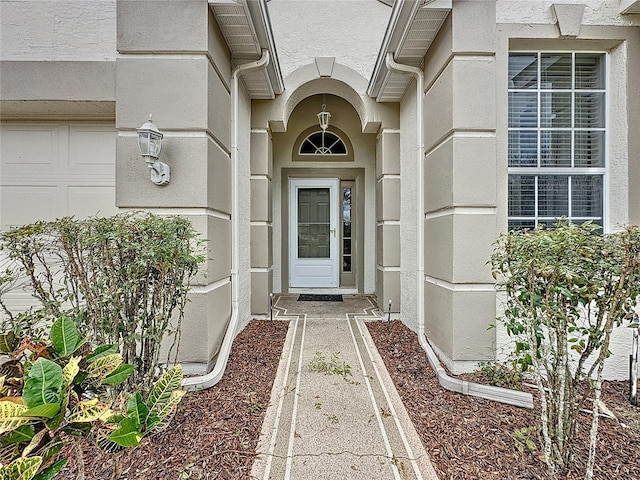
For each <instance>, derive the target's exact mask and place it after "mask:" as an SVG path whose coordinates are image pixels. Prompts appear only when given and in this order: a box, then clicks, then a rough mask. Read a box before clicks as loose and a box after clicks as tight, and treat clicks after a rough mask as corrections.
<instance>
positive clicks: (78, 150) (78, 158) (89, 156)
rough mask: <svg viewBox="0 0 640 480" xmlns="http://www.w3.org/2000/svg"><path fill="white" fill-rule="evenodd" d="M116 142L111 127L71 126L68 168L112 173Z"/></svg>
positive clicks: (78, 170) (79, 170)
mask: <svg viewBox="0 0 640 480" xmlns="http://www.w3.org/2000/svg"><path fill="white" fill-rule="evenodd" d="M115 158H116V142H115V136H114V133H113V128H106V127H79V126H71V128H70V131H69V168H70V169H71V170H73V171H77V172H78V173H80V172H85V171H96V170H98V171H100V172H102V173H105V174H108V173H113V172H114V168H115Z"/></svg>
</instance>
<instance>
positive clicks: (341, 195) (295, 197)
mask: <svg viewBox="0 0 640 480" xmlns="http://www.w3.org/2000/svg"><path fill="white" fill-rule="evenodd" d="M290 77H291V78H289V77H288V78H287V89H288V88H289V86H292V89H291V90H287V91H285V93H283V95H282V96H280V97H278V98H277V99H276V100H274V101H257V102H256V101H254V102H253V105H252V119H253V121H252V150H251V155H252V162H251V165H252V171H251V182H252V194H251V198H252V223H251V235H252V241H251V245H252V308H253V311H254V313H263V312H266V306H267V305H268V303H266V302H264V301H263V300H262V299H267V298H268V294H269V293H270V292H274V293H287V292H295V291H307V290H313V291H322V292H327V291H340V292H342V293H365V294H375V295H377V296H379V297H380V296H381V297H382V298H384V299H385V303H386V299H387V297H388V296H389V295H390V294H393V295H395V297H394V300H395V302H396V303H395V304H396V305H397V304H398V303H399V267H400V264H399V254H398V255H396V258H395V263H393V264H390V263H389V260H390V259H391V260H393V256H392V255H391V256H389V255H388V256H387V260H385V259H384V257H383V251H384V250H383V249H382V248H380V247H381V246H382V244H383V243H384V242H385V236H386V239H387V245H394V244H395V246H396V247H397V250H398V251H399V228H397V226H398V225H399V220H400V218H399V211H400V208H399V189H398V188H389V185H391V183H394V184H395V185H394V186H397V184H399V145H400V144H399V141H396V142H390V141H389V140H388V139H389V138H390V137H389V136H390V135H392V136H393V137H395V139H396V140H397V139H398V137H399V116H398V110H397V106H390V105H381V104H378V103H376V102H375V101H373V99H370V98H369V97H367V96H366V94H365V93H364V92H365V90H366V82H365V80H364V78H362V77H361V76H359V75H358V74H357V73H355V72H353V71H351V70H349V69H348V68H347V67H344V66H340V65H338V64H336V65H335V67H334V69H333V75H332V76H331V77H322V76H320V75H319V70H318V69H316V68H315V66H314V65H309V66H307V67H303V68H301V69H300V70H298V71H296V72H294V73H293V74H291V76H290ZM323 105H324V106H325V111H327V112H329V113H330V114H331V117H330V120H329V126H328V128H326V130H323V129H322V128H321V126H320V125H319V122H318V116H317V114H318V113H319V112H321V111H322V108H323ZM255 155H259V156H262V157H265V158H264V161H263V160H261V159H259V158H256V159H254V156H255ZM385 156H386V157H387V159H386V160H387V163H386V165H387V166H388V165H390V164H391V162H392V159H394V161H396V162H397V163H398V168H396V169H395V170H393V171H390V172H387V171H385V168H386V167H383V165H385V162H384V161H383V160H384V158H383V157H385ZM254 167H255V168H254ZM383 197H384V198H383ZM396 197H397V198H396ZM263 202H264V203H263ZM254 204H255V208H254ZM385 204H392V205H393V206H394V208H395V211H396V212H398V213H397V214H396V215H395V216H394V217H393V218H389V219H387V218H385V216H384V215H385V211H386V212H389V211H391V210H390V209H389V208H388V207H387V208H386V209H383V208H382V206H383V205H385ZM254 212H255V214H256V215H254ZM389 221H390V222H391V223H393V224H394V225H393V227H395V228H389V226H390V223H389ZM392 236H396V237H397V238H393V239H391V237H392ZM264 247H266V248H264ZM385 261H386V262H387V263H385ZM385 285H386V287H385ZM384 288H386V289H387V291H386V292H384V291H383V290H384Z"/></svg>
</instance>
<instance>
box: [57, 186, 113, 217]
mask: <svg viewBox="0 0 640 480" xmlns="http://www.w3.org/2000/svg"><path fill="white" fill-rule="evenodd" d="M115 203H116V189H115V187H112V186H105V187H96V186H69V187H68V189H67V211H69V212H73V214H74V215H75V216H76V217H78V218H84V217H91V216H94V215H100V216H107V215H115V214H116V213H118V209H117V208H116V206H115Z"/></svg>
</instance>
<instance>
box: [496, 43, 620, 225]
mask: <svg viewBox="0 0 640 480" xmlns="http://www.w3.org/2000/svg"><path fill="white" fill-rule="evenodd" d="M518 54H525V55H526V54H529V55H535V56H536V61H537V68H536V72H537V73H536V74H537V78H536V88H526V89H525V88H513V87H511V86H510V85H509V84H507V117H509V116H510V113H511V100H510V95H509V94H510V93H512V92H529V93H532V92H535V94H536V98H537V111H536V115H537V117H536V126H535V127H512V126H510V125H509V121H510V120H509V118H508V119H507V159H506V160H507V172H508V177H509V178H511V175H526V176H530V177H533V178H534V205H533V208H534V214H533V216H518V215H510V214H509V209H510V196H509V193H508V192H507V225H509V224H510V223H511V222H512V221H531V220H533V222H534V225H536V226H537V225H538V224H539V223H545V224H547V223H549V222H551V221H553V220H554V218H557V217H554V218H552V217H549V216H543V215H540V214H539V193H540V192H539V191H538V180H539V178H540V176H552V175H557V176H564V177H567V189H568V190H567V201H568V205H567V212H568V214H567V215H566V217H567V218H568V219H569V220H573V219H575V218H578V219H580V220H578V221H579V222H580V223H582V222H583V221H586V220H588V219H589V218H590V217H584V216H582V217H579V216H573V215H572V199H573V197H572V177H574V176H594V177H600V178H602V199H601V201H602V229H603V232H607V231H608V210H609V168H610V159H609V135H610V130H611V127H610V122H611V114H610V108H609V101H610V96H611V92H610V55H609V53H608V52H607V51H603V50H579V49H574V50H565V49H561V50H555V49H514V50H509V52H508V55H507V68H508V66H509V62H510V59H511V57H512V55H518ZM545 54H547V55H548V54H570V55H571V87H570V88H558V89H553V88H552V89H548V88H547V89H545V88H542V82H541V74H542V72H541V68H540V65H541V55H545ZM576 54H580V55H583V54H584V55H589V54H592V55H602V58H603V67H602V68H604V72H603V88H597V89H577V88H576V85H575V83H576V70H575V66H576V64H575V57H576ZM507 82H509V79H508V80H507ZM585 92H588V93H603V94H604V105H603V107H602V108H603V109H604V126H603V127H590V128H587V127H576V126H575V116H576V108H575V95H576V93H585ZM542 93H570V95H571V105H572V107H571V126H570V127H550V126H545V127H543V126H542V121H541V120H542V119H541V116H542V108H540V96H541V94H542ZM514 131H517V132H522V131H531V132H536V135H537V138H536V144H535V145H536V150H537V153H536V166H517V167H512V166H509V156H510V147H511V143H510V142H511V141H510V137H511V132H514ZM554 131H557V132H571V138H572V140H571V145H570V160H571V164H572V165H575V147H576V145H575V140H574V138H575V136H574V134H575V132H579V131H601V132H603V134H604V135H603V162H604V166H602V167H575V166H563V167H549V166H542V153H541V151H542V148H541V146H542V144H543V143H542V140H541V132H554ZM508 184H509V182H507V186H508ZM507 188H508V187H507ZM591 218H595V217H591ZM509 228H511V227H509Z"/></svg>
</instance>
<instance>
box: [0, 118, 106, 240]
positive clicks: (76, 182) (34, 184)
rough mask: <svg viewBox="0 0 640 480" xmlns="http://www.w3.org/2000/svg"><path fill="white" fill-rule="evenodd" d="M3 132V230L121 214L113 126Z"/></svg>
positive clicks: (5, 128) (24, 127)
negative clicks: (62, 219) (66, 218)
mask: <svg viewBox="0 0 640 480" xmlns="http://www.w3.org/2000/svg"><path fill="white" fill-rule="evenodd" d="M0 128H1V130H0V229H2V230H6V229H8V228H11V227H13V226H17V225H23V224H25V223H32V222H35V221H37V220H53V219H55V218H60V217H63V216H67V215H73V216H75V217H76V218H84V217H87V216H91V215H101V216H102V215H112V214H114V213H116V211H117V209H116V207H115V157H116V131H115V127H114V126H113V124H86V123H47V124H44V123H38V124H33V123H32V124H18V123H10V124H4V125H2V126H1V127H0Z"/></svg>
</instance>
